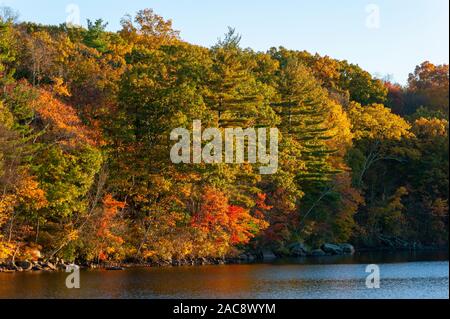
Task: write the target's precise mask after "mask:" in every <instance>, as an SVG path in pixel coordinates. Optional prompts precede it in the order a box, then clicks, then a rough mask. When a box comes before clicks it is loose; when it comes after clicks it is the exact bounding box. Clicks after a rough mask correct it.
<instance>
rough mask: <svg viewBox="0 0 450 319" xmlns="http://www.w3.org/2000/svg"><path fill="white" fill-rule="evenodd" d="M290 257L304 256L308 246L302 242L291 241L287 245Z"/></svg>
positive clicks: (306, 253)
mask: <svg viewBox="0 0 450 319" xmlns="http://www.w3.org/2000/svg"><path fill="white" fill-rule="evenodd" d="M288 248H289V254H290V255H291V256H292V257H304V256H307V255H308V248H307V247H306V246H305V245H304V244H303V243H293V244H290V245H289V246H288Z"/></svg>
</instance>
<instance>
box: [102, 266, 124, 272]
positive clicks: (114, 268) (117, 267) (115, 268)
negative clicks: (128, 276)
mask: <svg viewBox="0 0 450 319" xmlns="http://www.w3.org/2000/svg"><path fill="white" fill-rule="evenodd" d="M105 269H106V270H112V271H118V270H125V268H124V267H120V266H111V267H106V268H105Z"/></svg>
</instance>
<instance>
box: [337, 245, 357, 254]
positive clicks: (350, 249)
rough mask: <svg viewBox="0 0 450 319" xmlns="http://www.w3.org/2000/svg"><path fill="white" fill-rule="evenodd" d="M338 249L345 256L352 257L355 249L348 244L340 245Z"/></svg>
mask: <svg viewBox="0 0 450 319" xmlns="http://www.w3.org/2000/svg"><path fill="white" fill-rule="evenodd" d="M339 247H341V249H342V251H343V252H344V254H346V255H353V254H354V253H355V247H353V245H350V244H340V245H339Z"/></svg>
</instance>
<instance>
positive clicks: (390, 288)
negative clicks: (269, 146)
mask: <svg viewBox="0 0 450 319" xmlns="http://www.w3.org/2000/svg"><path fill="white" fill-rule="evenodd" d="M371 263H377V264H378V265H380V269H381V289H375V290H371V289H367V288H366V286H365V278H366V276H367V274H366V273H365V267H366V265H367V264H371ZM448 267H449V263H448V253H446V252H444V253H436V252H429V253H421V254H409V253H402V254H398V253H396V254H386V253H384V254H380V253H375V254H361V255H356V256H353V257H351V256H347V257H342V256H341V257H327V258H314V259H294V260H277V261H274V262H273V263H270V264H252V265H225V266H203V267H180V268H177V267H174V268H152V269H149V268H136V269H129V270H127V271H119V272H114V271H113V272H110V271H103V270H95V271H82V272H81V289H74V290H69V289H67V288H66V287H65V278H66V275H67V274H65V273H36V272H34V273H13V274H5V273H0V297H1V298H113V299H114V298H289V299H296V298H388V299H391V298H448V295H449V293H448V285H449V280H448V278H449V276H448Z"/></svg>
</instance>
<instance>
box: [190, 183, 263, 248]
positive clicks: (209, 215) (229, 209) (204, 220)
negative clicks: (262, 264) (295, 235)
mask: <svg viewBox="0 0 450 319" xmlns="http://www.w3.org/2000/svg"><path fill="white" fill-rule="evenodd" d="M260 199H261V198H260ZM192 226H194V227H196V228H199V229H201V230H202V231H204V232H207V233H212V234H213V235H215V234H219V235H221V234H222V235H223V234H226V235H228V236H229V243H230V244H231V245H235V244H246V243H248V242H249V241H250V239H251V238H253V237H255V236H256V234H257V233H258V232H259V231H260V230H263V229H265V228H267V226H268V224H267V223H266V222H265V221H264V220H262V219H259V218H257V217H253V216H252V215H251V214H250V212H249V210H247V209H245V208H243V207H240V206H234V205H230V204H229V202H228V198H227V197H226V196H225V194H224V193H223V192H221V191H219V190H217V189H214V188H206V189H205V190H204V192H203V195H202V197H201V208H200V210H199V212H197V213H196V214H194V216H192Z"/></svg>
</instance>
